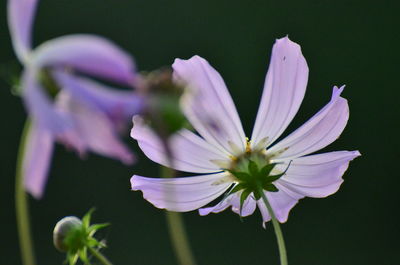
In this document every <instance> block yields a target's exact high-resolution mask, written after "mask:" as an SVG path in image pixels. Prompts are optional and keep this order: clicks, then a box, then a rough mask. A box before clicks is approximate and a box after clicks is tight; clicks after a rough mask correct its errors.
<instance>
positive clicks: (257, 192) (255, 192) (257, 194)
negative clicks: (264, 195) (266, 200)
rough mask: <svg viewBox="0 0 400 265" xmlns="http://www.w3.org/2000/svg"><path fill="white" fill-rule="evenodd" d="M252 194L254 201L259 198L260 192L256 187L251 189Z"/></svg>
mask: <svg viewBox="0 0 400 265" xmlns="http://www.w3.org/2000/svg"><path fill="white" fill-rule="evenodd" d="M253 194H254V199H256V201H258V200H259V199H261V194H260V192H259V191H258V189H256V190H254V191H253Z"/></svg>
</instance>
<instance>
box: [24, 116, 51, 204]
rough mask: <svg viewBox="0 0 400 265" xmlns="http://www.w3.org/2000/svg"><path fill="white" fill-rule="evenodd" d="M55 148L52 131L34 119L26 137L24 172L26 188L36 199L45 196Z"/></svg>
mask: <svg viewBox="0 0 400 265" xmlns="http://www.w3.org/2000/svg"><path fill="white" fill-rule="evenodd" d="M53 149H54V139H53V136H52V134H51V133H50V131H49V130H46V129H45V128H42V127H39V126H38V124H37V123H36V122H35V121H33V122H32V125H31V128H30V130H29V134H28V136H27V139H26V147H25V154H24V159H23V164H22V170H23V172H22V174H23V178H24V186H25V189H26V190H27V191H28V192H29V193H30V194H32V196H34V197H35V198H36V199H40V198H41V197H42V196H43V192H44V189H45V186H46V181H47V174H48V171H49V167H50V162H51V156H52V154H53Z"/></svg>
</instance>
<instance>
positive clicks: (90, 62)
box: [8, 0, 142, 198]
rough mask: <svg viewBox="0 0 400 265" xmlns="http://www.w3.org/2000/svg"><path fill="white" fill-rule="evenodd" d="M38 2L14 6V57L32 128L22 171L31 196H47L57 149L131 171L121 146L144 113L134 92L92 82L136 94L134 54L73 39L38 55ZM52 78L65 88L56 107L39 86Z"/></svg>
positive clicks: (94, 39)
mask: <svg viewBox="0 0 400 265" xmlns="http://www.w3.org/2000/svg"><path fill="white" fill-rule="evenodd" d="M37 4H38V0H8V25H9V28H10V34H11V39H12V44H13V47H14V51H15V53H16V55H17V57H18V59H19V60H20V62H21V63H22V64H23V66H24V70H23V74H22V78H21V93H22V98H23V100H24V103H25V106H26V109H27V111H28V113H29V116H30V118H31V120H32V126H31V128H30V131H29V134H28V136H27V146H26V149H25V155H24V160H23V165H22V173H23V178H24V185H25V188H26V190H27V191H28V192H29V193H31V194H32V195H33V196H34V197H36V198H40V197H41V196H42V195H43V191H44V187H45V184H46V180H47V174H48V170H49V166H50V162H51V156H52V153H53V148H54V144H55V142H56V141H57V142H60V143H62V144H64V145H66V146H67V147H69V148H72V149H75V150H76V151H78V152H79V154H81V155H83V154H85V153H86V152H88V151H92V152H95V153H98V154H101V155H105V156H108V157H111V158H115V159H119V160H121V161H122V162H124V163H128V164H129V163H132V162H133V161H134V155H133V154H132V152H131V151H130V150H129V148H127V146H125V144H124V143H123V141H122V140H121V139H120V137H119V136H120V135H119V134H120V130H119V129H120V128H121V126H122V125H123V124H127V123H128V122H130V119H131V117H132V115H133V114H137V113H138V112H139V111H140V109H141V105H142V104H141V99H140V97H138V96H137V95H136V94H135V92H134V91H133V90H131V91H118V90H115V89H113V88H111V87H108V86H106V85H104V84H101V83H99V82H97V81H95V80H93V79H90V78H88V77H83V76H82V74H85V75H86V76H94V77H96V78H99V79H102V80H107V81H111V82H114V83H118V84H121V85H125V86H131V84H132V82H133V80H134V79H135V78H136V66H135V63H134V61H133V59H132V58H131V56H130V55H129V54H127V53H126V52H125V51H123V50H122V49H120V48H119V47H118V46H116V45H115V44H114V43H112V42H110V41H109V40H107V39H104V38H102V37H99V36H95V35H89V34H74V35H67V36H62V37H58V38H55V39H52V40H48V41H46V42H44V43H42V44H40V45H39V46H38V47H36V48H35V49H33V47H32V41H31V39H32V26H33V20H34V15H35V10H36V6H37ZM44 70H45V71H47V73H48V74H49V75H51V77H52V78H53V79H54V81H55V82H56V83H57V85H58V87H59V88H60V91H59V93H58V94H57V95H56V96H55V98H54V99H51V98H50V97H49V95H48V93H47V92H46V88H45V87H44V86H43V84H42V83H41V81H40V75H41V74H42V73H43V71H44Z"/></svg>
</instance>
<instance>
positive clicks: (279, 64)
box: [251, 37, 308, 147]
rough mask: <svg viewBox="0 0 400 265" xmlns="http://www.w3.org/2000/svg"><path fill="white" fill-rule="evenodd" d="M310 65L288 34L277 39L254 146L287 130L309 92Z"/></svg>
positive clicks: (255, 130)
mask: <svg viewBox="0 0 400 265" xmlns="http://www.w3.org/2000/svg"><path fill="white" fill-rule="evenodd" d="M307 80H308V67H307V63H306V60H305V59H304V57H303V55H302V53H301V49H300V46H299V45H298V44H296V43H294V42H292V41H291V40H289V38H288V37H285V38H282V39H278V40H276V43H275V45H274V47H273V48H272V56H271V62H270V66H269V69H268V73H267V76H266V79H265V84H264V92H263V95H262V99H261V103H260V107H259V110H258V114H257V118H256V123H255V125H254V130H253V134H252V137H251V139H252V146H253V147H255V146H257V144H259V143H260V141H261V140H263V139H265V138H267V139H268V140H267V141H266V143H265V146H263V147H267V146H268V145H269V144H270V143H272V142H274V141H275V140H276V139H277V138H278V137H279V136H280V135H281V134H282V133H283V131H284V130H285V129H286V127H287V126H288V125H289V123H290V122H291V121H292V119H293V117H294V116H295V114H296V113H297V111H298V109H299V107H300V104H301V102H302V100H303V97H304V93H305V91H306V86H307Z"/></svg>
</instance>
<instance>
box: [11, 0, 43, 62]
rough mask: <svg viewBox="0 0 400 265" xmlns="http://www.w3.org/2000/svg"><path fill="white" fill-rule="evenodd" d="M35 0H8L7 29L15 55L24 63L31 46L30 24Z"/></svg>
mask: <svg viewBox="0 0 400 265" xmlns="http://www.w3.org/2000/svg"><path fill="white" fill-rule="evenodd" d="M37 2H38V1H37V0H8V14H7V16H8V27H9V29H10V34H11V40H12V44H13V46H14V50H15V53H16V54H17V56H18V59H19V60H20V61H21V62H22V63H26V61H27V58H28V54H29V53H30V50H31V46H32V23H33V17H34V15H35V11H36V5H37Z"/></svg>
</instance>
